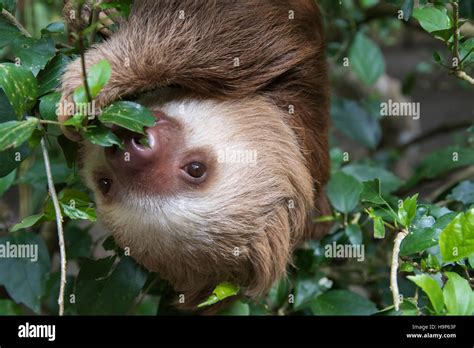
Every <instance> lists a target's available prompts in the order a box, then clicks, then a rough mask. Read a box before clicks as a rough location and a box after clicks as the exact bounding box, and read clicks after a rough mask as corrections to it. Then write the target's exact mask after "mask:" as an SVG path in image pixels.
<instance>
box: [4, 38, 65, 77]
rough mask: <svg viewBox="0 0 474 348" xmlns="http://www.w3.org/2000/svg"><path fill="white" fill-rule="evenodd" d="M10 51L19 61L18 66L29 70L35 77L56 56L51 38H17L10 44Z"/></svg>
mask: <svg viewBox="0 0 474 348" xmlns="http://www.w3.org/2000/svg"><path fill="white" fill-rule="evenodd" d="M12 50H13V53H14V55H15V57H16V58H19V59H20V65H21V66H22V67H25V68H27V69H29V70H30V71H31V72H32V73H33V75H35V76H36V75H38V72H39V71H40V70H43V69H44V67H45V66H46V64H48V62H49V61H50V60H51V58H53V57H54V55H55V54H56V48H55V47H54V41H53V40H52V39H51V38H42V39H34V38H31V37H24V36H22V37H18V38H16V39H15V40H13V42H12Z"/></svg>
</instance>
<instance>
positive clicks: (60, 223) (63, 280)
mask: <svg viewBox="0 0 474 348" xmlns="http://www.w3.org/2000/svg"><path fill="white" fill-rule="evenodd" d="M41 149H42V151H43V158H44V166H45V169H46V177H47V178H48V188H49V195H50V196H51V199H52V201H53V205H54V211H55V213H56V224H57V228H58V239H59V254H60V260H61V282H60V288H59V296H58V305H59V315H64V290H65V288H66V248H65V246H64V245H65V244H64V231H63V217H62V215H61V208H60V207H59V201H58V195H57V194H56V189H55V188H54V181H53V175H52V172H51V164H50V162H49V154H48V149H47V148H46V142H45V138H44V137H43V138H41Z"/></svg>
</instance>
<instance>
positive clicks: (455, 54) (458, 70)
mask: <svg viewBox="0 0 474 348" xmlns="http://www.w3.org/2000/svg"><path fill="white" fill-rule="evenodd" d="M451 5H452V6H453V30H454V32H453V58H454V59H455V60H456V66H455V67H454V69H453V70H454V75H456V77H458V78H460V79H462V80H464V81H467V82H468V83H470V84H471V85H474V78H472V77H471V76H469V75H468V74H466V72H464V71H463V70H462V69H461V65H462V64H461V59H460V57H459V4H458V2H457V1H453V2H451Z"/></svg>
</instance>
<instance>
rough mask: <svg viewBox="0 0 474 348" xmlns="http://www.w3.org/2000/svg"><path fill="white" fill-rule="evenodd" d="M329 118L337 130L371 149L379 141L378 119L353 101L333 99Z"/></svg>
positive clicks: (380, 134) (380, 133)
mask: <svg viewBox="0 0 474 348" xmlns="http://www.w3.org/2000/svg"><path fill="white" fill-rule="evenodd" d="M331 118H332V121H333V124H334V126H335V127H336V128H337V129H338V130H339V131H341V132H342V133H344V134H345V135H346V136H348V137H349V138H351V139H354V140H356V141H358V142H359V143H361V144H363V145H365V146H367V147H369V148H371V149H374V148H375V147H376V146H377V144H378V143H379V142H380V139H381V136H382V131H381V129H380V124H379V121H378V120H377V119H376V118H375V117H373V116H372V115H371V114H369V112H368V111H367V110H365V109H364V108H363V107H362V106H361V105H360V104H358V103H357V102H355V101H352V100H346V99H341V100H334V101H333V102H332V103H331Z"/></svg>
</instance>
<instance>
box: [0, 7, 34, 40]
mask: <svg viewBox="0 0 474 348" xmlns="http://www.w3.org/2000/svg"><path fill="white" fill-rule="evenodd" d="M2 16H3V17H5V18H6V19H7V21H9V22H10V23H11V24H13V25H14V26H15V27H17V29H18V30H19V31H21V33H22V34H23V35H25V36H28V37H31V34H30V33H29V32H28V30H26V29H25V27H24V26H23V25H21V23H20V22H18V21H17V19H16V18H15V16H13V15H12V14H11V13H10V12H8V11H7V10H5V9H4V8H3V9H2Z"/></svg>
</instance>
